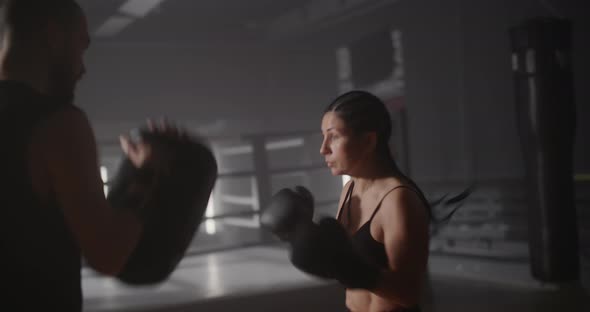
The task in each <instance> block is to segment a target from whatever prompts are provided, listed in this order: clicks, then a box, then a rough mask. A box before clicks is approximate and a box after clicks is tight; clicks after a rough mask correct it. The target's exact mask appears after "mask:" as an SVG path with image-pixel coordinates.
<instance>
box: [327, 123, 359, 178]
mask: <svg viewBox="0 0 590 312" xmlns="http://www.w3.org/2000/svg"><path fill="white" fill-rule="evenodd" d="M322 134H323V136H324V140H323V142H322V146H321V147H320V154H322V155H323V156H324V160H325V161H326V165H327V166H328V168H330V170H331V171H332V174H333V175H344V174H346V175H351V176H354V175H355V172H356V171H357V169H358V167H359V165H360V164H361V163H362V160H363V159H366V156H367V155H368V154H369V153H370V149H369V148H368V147H369V144H368V142H367V140H366V137H365V136H364V135H359V134H356V133H354V132H353V131H352V130H351V129H349V128H347V127H346V124H345V123H344V120H342V119H341V118H340V117H338V115H337V114H336V113H334V112H328V113H326V114H325V115H324V117H323V118H322Z"/></svg>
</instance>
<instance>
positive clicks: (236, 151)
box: [219, 145, 254, 156]
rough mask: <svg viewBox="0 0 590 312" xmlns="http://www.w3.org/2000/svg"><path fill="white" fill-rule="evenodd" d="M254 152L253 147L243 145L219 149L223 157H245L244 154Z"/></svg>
mask: <svg viewBox="0 0 590 312" xmlns="http://www.w3.org/2000/svg"><path fill="white" fill-rule="evenodd" d="M253 151H254V149H253V148H252V145H242V146H233V147H224V148H220V149H219V154H221V155H223V156H235V155H243V154H250V153H252V152H253Z"/></svg>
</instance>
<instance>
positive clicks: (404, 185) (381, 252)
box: [320, 91, 431, 312]
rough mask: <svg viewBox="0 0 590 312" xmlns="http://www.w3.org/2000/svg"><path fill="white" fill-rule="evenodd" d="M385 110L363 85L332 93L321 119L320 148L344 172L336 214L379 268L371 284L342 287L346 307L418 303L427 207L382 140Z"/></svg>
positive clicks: (387, 128) (387, 122) (400, 307)
mask: <svg viewBox="0 0 590 312" xmlns="http://www.w3.org/2000/svg"><path fill="white" fill-rule="evenodd" d="M391 131H392V127H391V118H390V116H389V113H388V111H387V109H386V107H385V105H384V104H383V102H382V101H381V100H379V99H378V98H377V97H376V96H374V95H372V94H370V93H368V92H364V91H352V92H348V93H346V94H343V95H341V96H340V97H338V98H337V99H335V100H334V101H333V102H332V103H331V104H330V105H329V106H328V107H327V108H326V110H325V112H324V116H323V119H322V133H323V136H324V139H323V142H322V146H321V149H320V153H321V154H322V155H323V156H324V158H325V161H326V164H327V166H328V167H329V168H330V170H331V172H332V174H333V175H349V176H350V177H351V180H350V181H349V182H348V183H347V184H346V185H345V187H344V188H343V191H342V195H341V196H340V203H339V210H338V214H337V217H336V218H337V220H338V221H339V222H340V223H341V224H342V225H343V226H344V227H345V228H346V230H347V231H348V233H349V234H350V235H351V239H352V241H353V244H354V245H355V247H357V248H358V250H359V251H360V252H361V253H363V254H364V255H365V256H366V257H367V258H369V259H370V260H372V262H373V263H374V264H376V265H378V266H379V267H380V268H381V269H382V271H381V272H382V273H381V274H380V277H379V284H378V285H379V286H378V287H376V288H374V289H372V290H371V291H368V290H364V289H362V290H360V289H347V291H346V306H347V307H348V308H349V309H350V310H351V311H375V312H377V311H379V312H381V311H419V307H418V303H419V301H420V295H421V294H420V290H421V286H422V285H421V282H422V280H423V277H424V275H425V273H426V269H427V262H428V251H429V248H428V245H429V242H428V241H429V221H430V219H431V211H430V206H429V204H428V202H427V201H426V199H425V196H424V195H423V193H422V192H421V191H420V189H419V188H418V186H417V185H416V184H415V183H414V182H413V181H412V180H410V179H409V178H408V177H406V176H405V175H404V174H403V173H402V172H401V171H400V170H399V168H398V167H397V165H396V163H395V161H394V159H393V157H392V155H391V152H390V150H389V146H388V141H389V138H390V137H391Z"/></svg>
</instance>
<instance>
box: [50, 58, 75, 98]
mask: <svg viewBox="0 0 590 312" xmlns="http://www.w3.org/2000/svg"><path fill="white" fill-rule="evenodd" d="M77 81H78V75H76V74H75V73H74V70H73V66H72V65H71V64H69V63H67V62H55V63H54V64H53V66H51V68H50V70H49V95H50V96H51V97H54V98H59V99H60V100H61V101H66V102H67V103H69V104H73V102H74V93H75V91H76V83H77Z"/></svg>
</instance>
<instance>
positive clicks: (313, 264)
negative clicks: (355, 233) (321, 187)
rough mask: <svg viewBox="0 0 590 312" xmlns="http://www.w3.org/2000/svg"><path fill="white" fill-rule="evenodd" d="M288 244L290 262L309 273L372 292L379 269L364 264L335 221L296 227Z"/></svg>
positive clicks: (363, 260) (364, 260) (364, 261)
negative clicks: (289, 247)
mask: <svg viewBox="0 0 590 312" xmlns="http://www.w3.org/2000/svg"><path fill="white" fill-rule="evenodd" d="M290 243H291V247H292V249H291V254H290V259H291V263H293V265H294V266H295V267H296V268H298V269H299V270H301V271H303V272H306V273H308V274H311V275H314V276H317V277H320V278H326V279H335V280H337V281H339V282H340V283H341V284H343V285H344V286H345V287H347V288H351V289H354V288H362V289H367V290H371V289H373V288H374V287H375V286H376V285H377V283H378V280H379V277H380V273H381V270H380V269H379V268H378V267H377V266H376V265H373V264H371V263H370V262H369V261H367V260H366V259H365V258H364V257H363V255H362V254H360V253H359V252H358V250H357V249H356V248H355V247H354V245H353V244H352V241H351V240H350V238H349V236H348V233H347V232H346V230H345V229H344V227H342V225H341V224H340V223H339V222H338V221H337V220H336V219H334V218H323V219H321V220H320V222H319V224H315V223H309V224H308V225H307V226H305V227H299V228H298V229H297V231H296V234H295V236H294V237H293V239H292V240H291V241H290Z"/></svg>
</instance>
